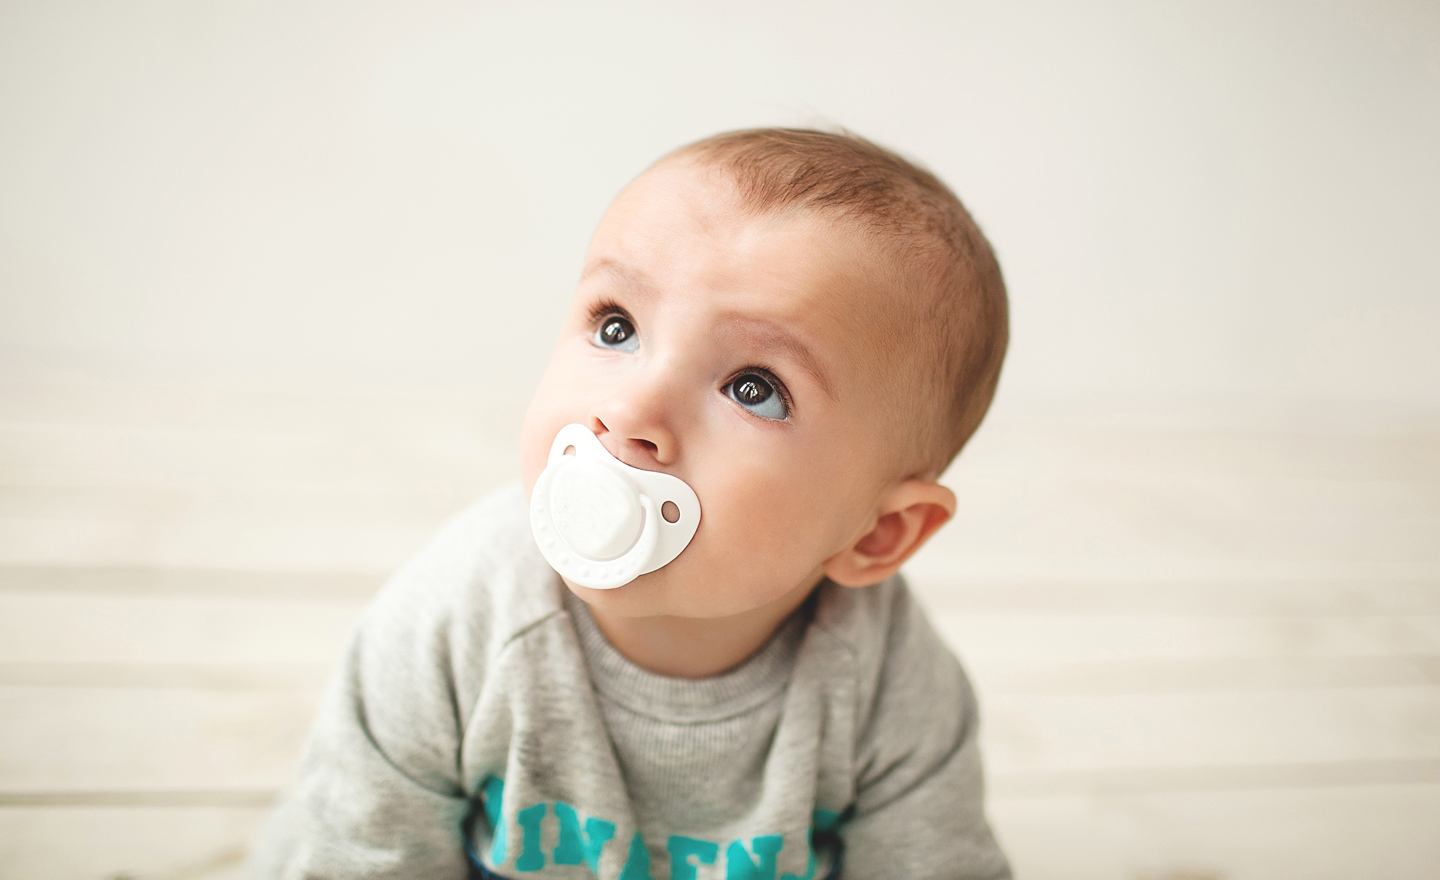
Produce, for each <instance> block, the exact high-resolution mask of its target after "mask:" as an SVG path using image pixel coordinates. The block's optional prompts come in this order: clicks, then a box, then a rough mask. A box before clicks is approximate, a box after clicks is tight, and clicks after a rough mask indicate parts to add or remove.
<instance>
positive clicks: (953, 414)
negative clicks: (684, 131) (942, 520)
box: [662, 128, 1009, 476]
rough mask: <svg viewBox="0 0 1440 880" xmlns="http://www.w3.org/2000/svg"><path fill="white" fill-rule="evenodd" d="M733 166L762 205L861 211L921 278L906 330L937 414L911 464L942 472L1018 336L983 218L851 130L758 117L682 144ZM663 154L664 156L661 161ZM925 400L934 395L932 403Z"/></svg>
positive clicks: (986, 402)
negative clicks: (752, 124) (781, 124)
mask: <svg viewBox="0 0 1440 880" xmlns="http://www.w3.org/2000/svg"><path fill="white" fill-rule="evenodd" d="M671 157H693V158H695V159H698V160H699V161H701V162H703V163H705V164H707V165H712V166H714V167H717V168H719V169H721V170H723V171H725V172H726V173H728V174H729V175H730V176H731V178H732V179H733V180H734V182H735V184H736V186H737V188H738V190H739V193H740V197H741V199H742V200H744V202H746V203H747V204H748V205H750V206H751V207H752V208H754V209H755V210H757V211H765V212H770V211H781V210H785V209H788V208H806V209H813V210H817V211H826V212H836V213H838V214H840V215H842V216H845V217H848V218H852V219H854V220H855V221H857V222H858V223H859V224H860V225H861V227H862V228H864V229H865V230H867V231H868V232H870V233H871V234H872V236H873V237H874V238H875V239H876V240H878V241H879V242H880V243H881V244H882V246H883V247H885V248H886V249H887V250H888V251H889V253H890V254H891V255H893V257H894V258H895V259H896V261H897V263H898V264H899V268H900V270H901V273H902V275H903V276H904V277H907V278H910V279H913V283H914V284H916V285H917V286H919V287H920V288H921V290H919V291H916V293H918V296H917V297H915V299H916V302H915V305H916V306H917V307H918V308H911V309H903V310H897V311H903V312H904V313H905V314H904V317H906V318H908V320H906V321H905V322H904V323H903V324H902V330H903V331H905V335H907V336H912V335H913V336H914V337H915V338H914V339H913V340H911V339H906V340H904V342H905V345H906V347H907V349H908V350H910V351H913V355H911V357H909V358H907V359H908V360H910V361H911V363H910V364H908V365H907V366H909V367H911V368H916V367H918V368H919V374H920V375H922V376H923V377H924V378H925V380H926V381H925V382H924V383H923V384H924V385H925V388H924V390H925V391H927V392H928V394H926V395H925V397H926V398H928V400H933V401H938V404H939V405H938V406H937V407H936V410H935V417H932V418H925V419H920V420H919V421H918V423H916V424H915V425H914V429H915V430H914V432H913V436H911V437H910V438H909V441H910V443H911V444H912V445H911V454H910V455H909V456H907V458H910V459H914V461H913V464H908V465H907V467H908V466H913V467H915V468H916V469H917V472H919V473H926V474H932V475H936V476H938V475H939V473H940V472H941V471H942V470H944V469H945V467H946V466H947V465H948V464H949V463H950V462H951V460H953V459H954V458H955V456H956V455H957V454H958V453H959V452H960V448H961V447H962V446H964V445H965V442H966V441H967V440H969V439H970V436H971V435H972V434H974V433H975V429H976V428H978V427H979V426H980V421H981V419H983V418H984V417H985V411H986V410H987V409H988V408H989V406H990V401H991V399H992V398H993V397H994V396H995V386H996V383H997V382H998V381H999V378H1000V365H1001V362H1002V361H1003V360H1004V358H1005V347H1006V344H1007V342H1008V340H1009V318H1008V307H1007V304H1006V299H1005V282H1004V279H1003V278H1002V277H1001V274H1000V264H999V263H998V262H997V261H996V259H995V254H994V252H993V251H992V250H991V248H990V243H989V242H988V241H987V240H986V239H985V236H984V234H982V233H981V232H980V228H979V227H978V226H976V225H975V221H974V220H973V219H972V218H971V217H970V213H969V212H968V211H966V210H965V206H964V205H962V204H961V203H960V200H959V199H958V198H956V196H955V194H954V193H953V192H951V191H950V189H949V187H947V186H945V184H944V183H942V182H941V181H940V179H939V178H938V177H936V176H935V175H934V174H932V173H930V172H929V171H927V170H925V169H924V168H921V167H920V166H918V165H916V164H915V163H913V162H910V161H908V160H906V159H904V158H903V157H901V156H899V155H897V154H896V153H894V152H892V151H890V150H887V149H885V148H884V147H881V146H879V145H877V144H874V143H871V142H870V141H868V140H866V139H864V138H862V137H859V136H858V135H854V134H851V133H850V132H846V131H841V132H835V133H832V132H824V131H814V130H810V129H791V128H757V129H748V130H744V131H732V132H725V133H723V134H718V135H715V136H713V137H709V138H706V139H704V140H701V141H697V142H695V143H693V144H690V145H689V146H686V147H682V148H680V149H679V150H677V151H676V152H675V153H672V154H671ZM667 158H670V157H667ZM662 161H663V160H662ZM922 405H924V404H922Z"/></svg>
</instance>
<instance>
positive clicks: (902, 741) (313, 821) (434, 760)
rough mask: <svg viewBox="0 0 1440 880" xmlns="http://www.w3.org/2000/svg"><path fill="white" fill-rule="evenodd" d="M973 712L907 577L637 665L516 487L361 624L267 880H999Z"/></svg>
mask: <svg viewBox="0 0 1440 880" xmlns="http://www.w3.org/2000/svg"><path fill="white" fill-rule="evenodd" d="M975 728H976V713H975V698H974V695H973V693H972V692H971V689H970V685H969V682H968V681H967V680H966V678H965V674H964V672H963V671H962V670H961V669H960V665H959V663H958V662H957V661H956V660H955V657H954V656H953V655H952V654H951V653H950V651H949V650H947V649H946V647H945V646H944V644H943V643H942V642H941V641H940V639H939V637H938V636H937V635H936V634H935V631H934V630H933V629H932V628H931V627H930V625H929V623H928V621H926V619H925V617H924V615H923V613H922V612H921V610H920V608H919V607H918V606H917V605H916V603H915V601H914V599H913V598H912V597H911V595H910V593H909V591H908V590H907V589H906V587H905V584H904V583H903V581H902V580H901V579H900V578H899V577H896V578H894V579H892V580H890V581H887V582H885V583H883V584H879V585H876V586H873V587H867V588H864V589H860V590H854V589H845V588H841V587H837V586H835V585H833V584H830V583H828V582H824V583H822V584H821V585H820V586H819V587H818V588H817V589H816V592H815V594H814V595H813V596H812V597H811V599H810V600H809V601H808V602H807V603H806V604H805V605H804V606H802V608H801V609H800V610H799V611H797V612H796V613H795V614H794V615H792V616H791V617H790V618H789V619H788V620H787V621H786V622H785V623H784V624H782V626H781V627H780V629H779V630H778V631H777V632H776V633H775V635H774V636H773V637H771V639H770V640H769V641H768V642H767V643H766V644H765V646H764V647H762V648H761V649H760V651H759V652H758V653H756V654H755V655H754V656H753V657H751V658H750V659H749V660H747V661H745V662H744V663H743V664H741V665H740V666H739V667H738V668H736V669H734V670H732V671H730V672H727V673H725V674H723V675H719V676H716V677H714V678H708V679H703V680H684V679H673V678H666V677H664V676H659V675H655V674H653V673H649V672H646V671H645V670H643V669H641V668H639V667H637V666H635V665H634V664H632V663H630V662H629V661H628V660H626V659H625V658H624V657H623V656H621V655H620V654H619V653H618V652H617V651H616V650H615V649H614V648H613V647H611V645H610V644H609V643H608V642H607V641H606V640H605V638H604V636H603V635H601V633H600V632H599V630H598V629H597V628H596V626H595V623H594V621H593V620H592V619H591V618H590V615H589V613H588V611H587V610H586V608H585V605H584V603H583V602H580V601H579V600H577V599H575V598H574V597H573V596H572V595H571V594H570V592H569V591H568V590H567V589H565V587H564V585H563V584H562V583H561V582H560V579H559V577H558V576H557V575H556V574H555V573H554V571H553V570H551V569H550V567H549V566H548V565H546V563H545V561H544V559H543V558H542V557H541V555H540V552H539V550H538V549H537V548H536V547H535V544H534V542H533V540H532V539H531V536H530V529H529V520H528V517H527V514H526V508H525V500H524V495H523V494H522V492H521V490H520V488H519V487H518V486H511V487H508V488H506V489H504V490H501V491H500V492H497V493H496V494H494V495H492V496H490V497H489V498H487V499H485V500H484V501H482V502H481V503H480V504H478V505H476V506H475V507H474V508H472V509H471V510H469V511H468V512H467V513H465V514H463V515H462V516H461V517H459V518H458V519H457V520H455V521H454V522H452V523H451V524H450V525H448V526H447V527H446V528H445V529H444V530H443V531H442V532H441V533H440V534H439V535H438V536H437V537H436V538H435V539H434V540H433V541H432V542H431V543H430V544H429V546H427V547H426V548H425V549H424V550H423V551H422V552H421V553H420V554H419V555H418V556H417V557H416V558H415V559H413V560H412V561H411V562H409V563H408V564H406V565H405V566H404V567H403V568H402V569H401V570H400V571H399V572H397V573H396V575H395V576H394V577H393V578H392V579H391V581H390V582H389V583H388V584H387V585H386V586H385V588H384V589H383V590H382V591H381V592H380V594H379V595H378V596H377V597H376V599H375V601H374V603H373V604H372V605H371V606H370V607H369V608H368V609H367V610H366V612H365V613H364V615H363V616H362V618H361V620H360V622H359V624H358V625H357V627H356V630H355V633H354V635H353V637H352V638H351V641H350V644H349V647H348V649H347V651H346V654H345V656H344V659H343V661H342V663H341V665H340V668H339V670H338V672H337V674H336V677H335V680H334V681H333V682H332V683H331V686H330V687H329V688H328V690H327V692H326V694H325V697H324V699H323V701H322V703H321V705H320V708H319V712H318V716H317V718H316V722H315V728H314V730H313V732H312V733H311V736H310V740H309V743H308V745H307V747H306V751H305V755H304V758H303V760H302V763H301V767H300V772H299V777H298V779H297V781H296V784H295V787H294V790H293V791H292V792H291V794H290V796H289V798H288V799H287V800H286V802H285V803H284V804H283V805H282V807H281V808H280V810H279V811H277V813H276V815H275V816H274V817H273V818H272V820H271V822H270V824H269V826H268V827H267V829H266V831H265V832H264V834H263V835H262V838H261V840H260V843H259V846H258V848H257V851H256V857H255V867H256V869H257V873H258V875H259V876H261V877H265V878H273V877H283V878H302V877H306V878H309V877H325V878H351V877H367V878H371V877H373V878H379V877H395V878H401V877H403V878H420V877H424V878H434V880H440V878H454V880H460V878H465V877H466V876H467V874H468V873H469V872H470V871H471V866H472V864H473V863H474V862H475V861H479V862H481V863H483V864H484V866H485V868H486V869H488V870H490V871H493V872H494V873H496V874H498V875H501V876H504V877H509V878H515V880H519V878H527V877H535V878H541V877H546V878H548V877H557V878H558V877H566V878H582V877H593V876H599V877H601V878H605V880H615V878H619V880H646V878H648V880H665V878H673V880H688V878H695V880H819V878H823V877H827V876H830V875H831V874H832V873H833V872H835V871H836V870H839V871H841V872H843V876H844V877H846V878H897V880H899V878H905V880H918V878H929V877H934V878H942V877H943V878H1004V877H1008V876H1009V869H1008V867H1007V865H1006V862H1005V857H1004V856H1003V855H1002V854H1001V852H1000V850H999V848H998V847H997V845H996V843H995V840H994V838H993V836H992V835H991V833H990V828H989V826H988V824H987V823H986V820H985V815H984V810H983V803H982V794H983V783H982V780H981V772H980V756H979V752H978V751H977V747H976V740H975V734H976V730H975Z"/></svg>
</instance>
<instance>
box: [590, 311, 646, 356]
mask: <svg viewBox="0 0 1440 880" xmlns="http://www.w3.org/2000/svg"><path fill="white" fill-rule="evenodd" d="M595 344H596V345H598V346H600V347H602V348H613V349H615V350H616V351H638V350H639V349H640V337H639V336H637V335H635V325H634V324H631V323H630V319H629V318H626V317H624V316H622V315H606V316H605V317H604V318H603V319H601V321H600V326H599V327H598V328H596V330H595Z"/></svg>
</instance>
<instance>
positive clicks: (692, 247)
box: [521, 129, 1007, 617]
mask: <svg viewBox="0 0 1440 880" xmlns="http://www.w3.org/2000/svg"><path fill="white" fill-rule="evenodd" d="M1006 326H1007V325H1006V304H1005V290H1004V284H1003V282H1002V281H1001V276H1000V270H999V267H998V265H997V263H996V261H995V258H994V256H993V254H992V253H991V250H990V247H989V245H988V243H987V242H986V241H985V238H984V236H982V235H981V233H980V231H979V230H978V229H977V228H976V226H975V224H974V223H973V221H972V220H971V219H970V216H969V214H967V213H966V211H965V209H964V208H963V207H962V206H961V204H960V202H959V201H958V200H957V199H956V198H955V196H954V195H953V194H951V193H950V191H949V190H948V189H946V188H945V186H944V185H943V184H942V183H940V181H939V180H938V179H936V178H935V177H934V176H933V175H931V174H930V173H929V172H926V171H924V170H922V169H920V168H917V167H915V166H914V165H911V164H910V163H908V162H906V161H905V160H903V159H901V158H900V157H898V156H896V155H894V154H892V153H890V152H888V151H886V150H884V149H881V148H879V147H877V146H875V145H873V144H871V143H869V142H867V141H864V140H862V139H860V138H857V137H854V136H851V135H846V134H828V133H822V132H813V131H791V130H775V129H767V130H756V131H742V132H734V133H729V134H722V135H717V136H715V137H712V138H708V139H706V140H704V141H700V142H699V143H696V144H692V145H690V146H688V147H684V148H682V149H680V150H678V151H676V152H675V153H672V154H671V155H669V156H667V157H665V158H664V159H662V160H661V161H660V162H658V163H657V164H656V165H655V166H653V167H652V168H650V169H649V170H648V171H646V172H645V173H644V174H642V175H640V177H638V178H636V179H635V180H634V181H632V182H631V183H630V185H629V186H627V187H626V188H625V189H624V190H623V191H622V192H621V193H620V195H619V196H617V197H616V199H615V201H614V203H613V204H612V205H611V206H610V209H609V210H608V211H607V212H606V214H605V216H604V218H603V219H602V220H601V222H600V225H599V227H598V228H597V229H596V231H595V235H594V238H593V239H592V240H591V243H590V248H589V250H588V252H587V254H586V258H585V265H584V269H583V272H582V275H581V279H580V285H579V290H578V292H577V294H576V297H575V302H574V305H573V307H572V308H571V311H570V315H569V317H568V318H567V320H566V324H565V327H564V330H563V331H562V333H561V337H560V342H559V344H558V346H557V348H556V350H555V353H554V355H553V357H552V358H551V361H550V365H549V368H548V369H547V371H546V374H545V378H544V380H543V381H542V383H541V385H540V388H539V389H538V391H537V392H536V394H535V398H534V400H533V401H532V402H531V405H530V410H529V413H528V414H527V416H526V420H525V427H524V430H523V432H522V438H521V468H522V475H523V478H524V482H525V487H526V491H527V493H529V492H530V491H531V490H532V489H533V487H534V485H535V480H536V479H537V477H538V476H539V474H540V472H541V471H542V470H543V469H544V467H545V462H546V457H547V454H548V452H549V449H550V444H551V441H552V440H553V438H554V437H555V434H556V433H557V432H558V431H559V429H560V428H561V427H563V426H564V425H566V424H570V423H574V422H578V423H580V424H583V425H585V426H586V427H588V428H589V429H590V430H591V431H593V432H594V433H595V434H596V435H597V437H598V438H599V439H600V441H601V443H602V444H603V445H604V446H605V447H606V449H607V450H608V451H609V452H610V453H611V454H612V455H614V456H615V457H616V458H618V459H619V460H621V461H623V462H625V463H626V464H629V465H632V466H634V467H638V468H642V469H645V470H655V471H664V472H666V473H670V474H673V475H675V476H677V477H679V478H681V479H683V480H684V481H685V482H686V483H688V484H689V485H690V486H691V487H692V488H693V489H694V490H695V492H696V494H697V495H698V496H699V498H700V503H701V505H702V508H703V511H704V512H703V516H702V518H701V522H700V527H699V531H698V532H697V533H696V535H695V537H694V539H693V540H692V541H691V543H690V545H689V546H688V547H687V548H686V550H685V551H684V552H683V553H681V554H680V556H679V557H678V558H676V559H675V560H674V561H673V562H671V563H670V564H669V565H667V566H665V567H663V568H661V569H659V570H657V571H654V572H651V573H650V574H647V575H643V576H641V577H640V578H639V579H637V580H635V581H634V582H632V583H630V584H628V585H627V586H625V587H622V588H620V589H617V590H611V591H604V592H600V591H593V590H587V589H585V588H582V587H576V586H575V585H573V584H571V589H573V590H575V592H576V593H577V594H579V595H580V596H581V598H583V599H585V600H586V601H587V602H590V603H592V604H594V605H597V606H604V607H605V608H606V609H607V610H609V611H613V612H614V613H617V614H621V615H627V616H629V615H635V616H641V615H645V616H649V615H674V616H681V617H724V616H731V615H736V614H745V613H762V612H761V609H764V608H771V607H774V606H776V605H777V603H778V604H780V605H789V606H790V607H793V605H794V604H797V603H798V601H799V599H801V598H803V596H804V595H805V594H806V593H808V591H809V590H810V588H811V587H813V586H814V584H815V583H816V582H818V580H819V579H820V577H821V576H822V575H825V576H829V577H830V578H831V579H832V580H834V581H836V582H838V583H841V584H844V585H848V586H862V585H865V584H869V583H875V582H878V581H880V580H883V579H884V578H886V577H889V576H890V575H891V574H893V573H894V571H895V570H896V569H897V568H898V567H899V566H900V564H901V563H902V562H903V561H904V560H905V559H906V558H908V557H909V555H910V554H911V553H913V552H914V550H915V549H917V548H918V547H919V546H920V545H921V544H923V543H924V541H925V540H926V539H927V538H928V537H929V536H930V534H931V533H933V531H934V530H935V529H936V528H938V527H939V526H940V525H942V524H943V523H944V522H945V521H946V520H947V519H948V518H949V517H950V515H951V514H952V513H953V512H954V507H955V502H954V497H953V495H952V494H951V493H950V491H949V490H948V489H946V488H944V487H943V486H940V485H939V484H938V483H936V482H935V479H936V478H937V477H938V476H939V474H940V472H941V471H943V470H944V468H945V466H946V465H947V464H948V463H949V461H950V460H951V459H952V458H954V456H955V454H956V453H958V452H959V450H960V448H961V446H962V445H963V444H964V443H965V441H966V440H967V439H968V438H969V436H970V435H971V434H972V433H973V432H974V430H975V428H976V427H977V426H978V425H979V423H980V420H981V418H982V417H983V416H984V413H985V410H986V408H987V407H988V406H989V403H990V400H991V397H992V396H993V394H994V391H995V384H996V381H997V379H998V377H999V372H1000V363H1001V360H1002V358H1003V356H1004V351H1005V344H1006V338H1007V329H1006Z"/></svg>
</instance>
